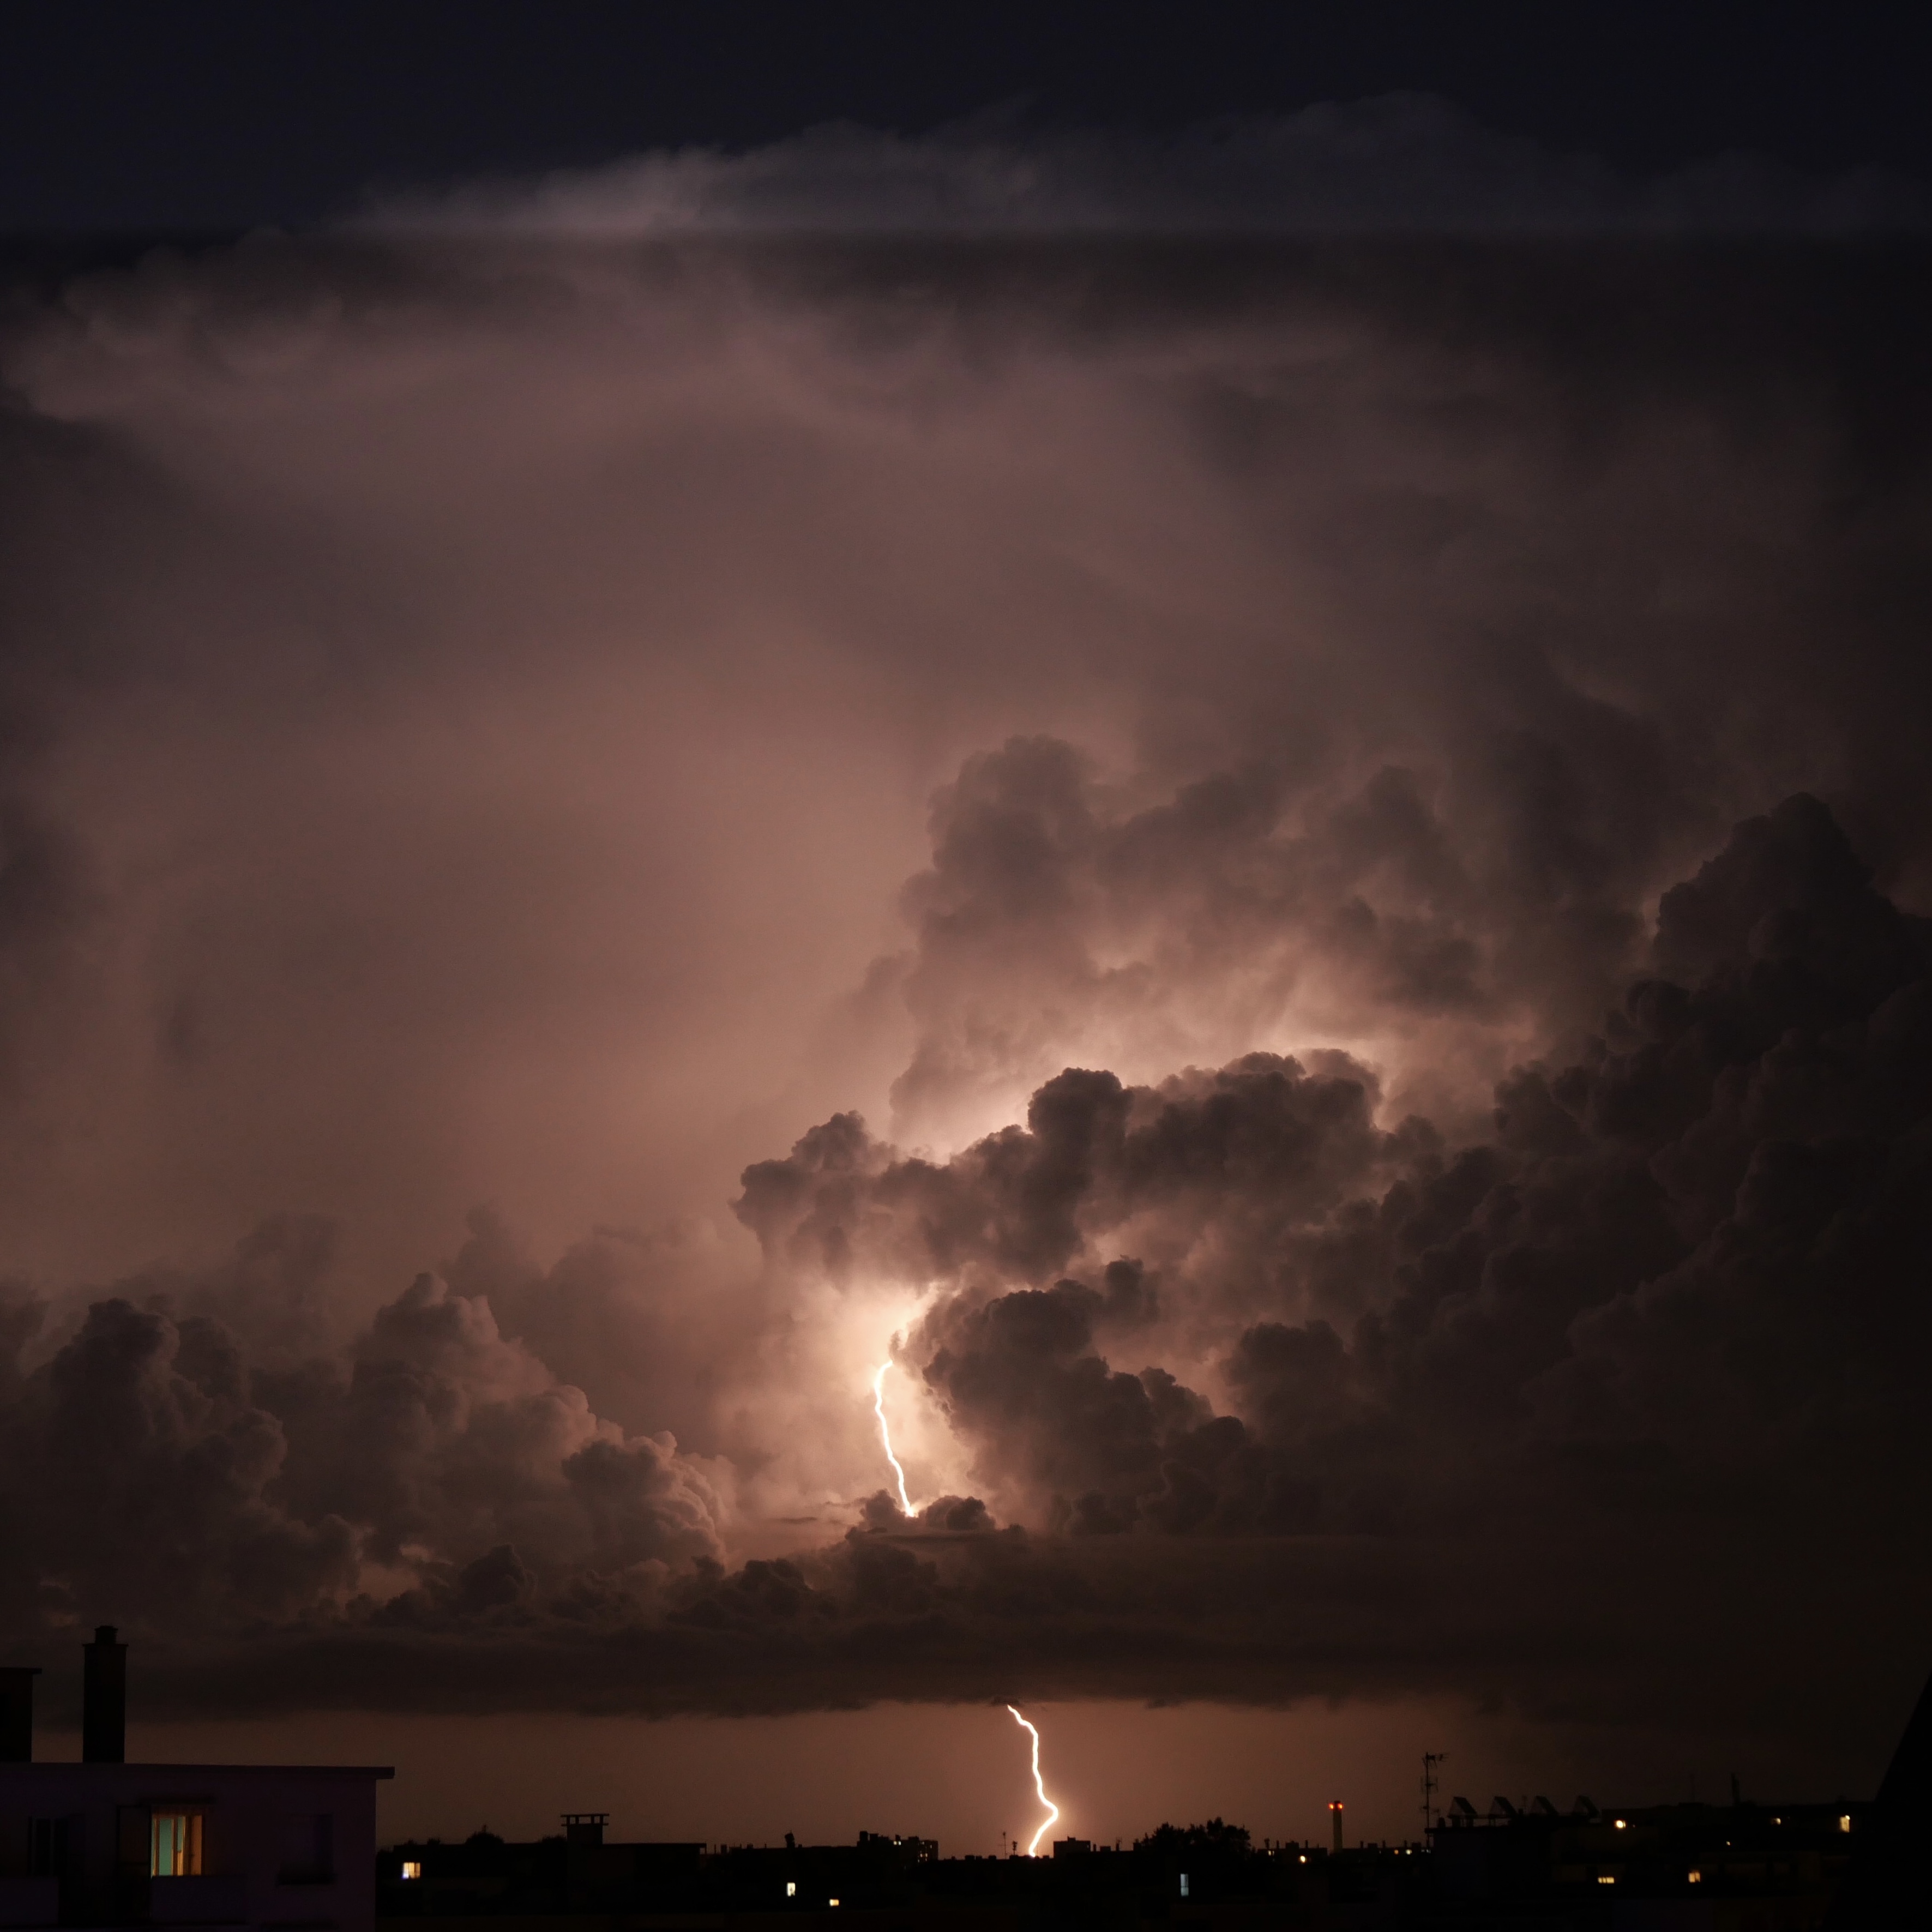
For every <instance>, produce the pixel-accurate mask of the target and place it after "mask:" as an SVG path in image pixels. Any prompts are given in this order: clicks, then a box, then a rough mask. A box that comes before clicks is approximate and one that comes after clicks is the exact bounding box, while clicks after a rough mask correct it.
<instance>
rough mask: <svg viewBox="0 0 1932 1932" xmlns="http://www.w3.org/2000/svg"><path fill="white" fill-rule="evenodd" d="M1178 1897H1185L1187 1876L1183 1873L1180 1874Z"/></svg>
mask: <svg viewBox="0 0 1932 1932" xmlns="http://www.w3.org/2000/svg"><path fill="white" fill-rule="evenodd" d="M1181 1897H1183V1898H1185V1897H1187V1873H1185V1872H1183V1873H1181Z"/></svg>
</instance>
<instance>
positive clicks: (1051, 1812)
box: [1007, 1704, 1060, 1858]
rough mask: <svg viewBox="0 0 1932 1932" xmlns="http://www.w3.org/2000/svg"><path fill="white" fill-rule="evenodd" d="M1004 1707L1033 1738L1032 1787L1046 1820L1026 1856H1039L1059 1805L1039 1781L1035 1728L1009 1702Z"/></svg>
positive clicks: (1028, 1848)
mask: <svg viewBox="0 0 1932 1932" xmlns="http://www.w3.org/2000/svg"><path fill="white" fill-rule="evenodd" d="M1007 1709H1008V1710H1009V1711H1013V1706H1012V1705H1010V1704H1009V1705H1008V1706H1007ZM1013 1722H1014V1723H1015V1724H1017V1725H1019V1727H1020V1729H1021V1730H1023V1731H1025V1733H1027V1735H1028V1736H1029V1737H1030V1738H1031V1739H1033V1788H1034V1790H1035V1791H1036V1792H1037V1793H1039V1794H1040V1802H1041V1803H1042V1804H1043V1805H1045V1806H1046V1811H1047V1816H1046V1822H1045V1823H1043V1824H1042V1826H1040V1829H1039V1830H1038V1831H1037V1832H1034V1835H1033V1841H1032V1843H1030V1844H1029V1845H1028V1846H1027V1856H1028V1858H1038V1857H1039V1856H1040V1840H1041V1839H1043V1838H1045V1837H1046V1835H1047V1833H1048V1832H1049V1831H1051V1830H1052V1828H1053V1827H1054V1826H1055V1825H1057V1824H1058V1823H1060V1807H1059V1806H1058V1805H1056V1804H1055V1803H1054V1802H1053V1800H1052V1799H1051V1798H1049V1797H1048V1796H1047V1795H1046V1786H1045V1785H1044V1784H1042V1783H1041V1782H1040V1733H1039V1732H1037V1730H1034V1727H1032V1725H1031V1724H1028V1722H1027V1721H1026V1720H1025V1718H1023V1717H1022V1716H1021V1715H1020V1714H1019V1712H1017V1711H1013Z"/></svg>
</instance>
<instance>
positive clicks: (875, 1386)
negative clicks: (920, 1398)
mask: <svg viewBox="0 0 1932 1932" xmlns="http://www.w3.org/2000/svg"><path fill="white" fill-rule="evenodd" d="M890 1367H892V1363H891V1361H890V1360H889V1359H888V1360H886V1361H883V1362H881V1363H880V1364H879V1372H878V1373H877V1375H875V1376H873V1378H872V1413H873V1414H874V1415H876V1416H877V1418H879V1440H880V1442H882V1443H883V1444H884V1445H885V1449H886V1461H887V1462H888V1463H891V1465H892V1475H893V1476H894V1478H895V1479H896V1480H897V1481H898V1486H899V1513H900V1514H901V1515H902V1516H910V1515H911V1514H912V1513H913V1511H912V1499H911V1497H910V1496H907V1494H906V1486H905V1472H904V1469H901V1468H900V1466H899V1459H898V1457H896V1456H895V1455H894V1454H892V1430H891V1429H890V1428H889V1427H888V1426H887V1424H886V1370H888V1369H889V1368H890ZM1009 1708H1010V1707H1009Z"/></svg>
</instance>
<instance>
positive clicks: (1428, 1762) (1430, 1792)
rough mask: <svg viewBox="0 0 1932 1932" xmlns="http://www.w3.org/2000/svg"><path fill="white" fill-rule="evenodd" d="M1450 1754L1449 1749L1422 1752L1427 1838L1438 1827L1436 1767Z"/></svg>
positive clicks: (1424, 1820) (1425, 1833)
mask: <svg viewBox="0 0 1932 1932" xmlns="http://www.w3.org/2000/svg"><path fill="white" fill-rule="evenodd" d="M1448 1755H1449V1754H1448V1752H1447V1751H1424V1753H1423V1754H1422V1835H1423V1836H1424V1838H1427V1837H1428V1835H1430V1832H1433V1830H1434V1829H1436V1766H1438V1765H1439V1764H1440V1763H1442V1760H1444V1759H1445V1758H1446V1757H1448Z"/></svg>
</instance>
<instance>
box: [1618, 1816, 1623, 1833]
mask: <svg viewBox="0 0 1932 1932" xmlns="http://www.w3.org/2000/svg"><path fill="white" fill-rule="evenodd" d="M1623 1828H1624V1820H1622V1819H1621V1818H1619V1820H1617V1829H1618V1830H1619V1832H1621V1831H1622V1829H1623Z"/></svg>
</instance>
